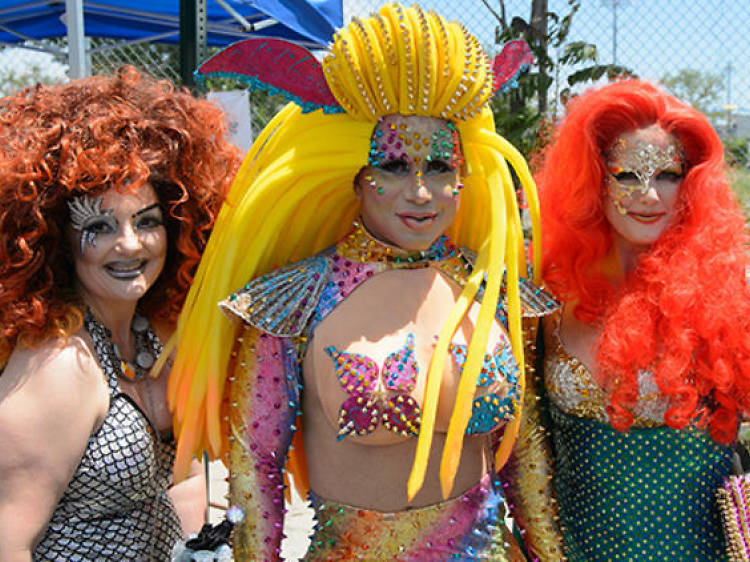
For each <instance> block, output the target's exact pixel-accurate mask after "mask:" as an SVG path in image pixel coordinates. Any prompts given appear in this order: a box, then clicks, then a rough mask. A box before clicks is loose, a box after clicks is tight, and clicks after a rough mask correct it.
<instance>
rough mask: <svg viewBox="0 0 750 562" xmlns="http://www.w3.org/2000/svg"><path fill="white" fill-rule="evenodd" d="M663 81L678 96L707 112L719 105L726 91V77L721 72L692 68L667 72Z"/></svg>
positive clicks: (699, 109)
mask: <svg viewBox="0 0 750 562" xmlns="http://www.w3.org/2000/svg"><path fill="white" fill-rule="evenodd" d="M661 82H662V84H664V86H665V87H666V88H667V89H668V90H669V91H670V92H671V93H672V94H674V95H675V96H676V97H678V98H680V99H681V100H683V101H685V102H687V103H689V104H690V105H692V106H693V107H694V108H695V109H697V110H698V111H702V112H703V113H707V114H708V113H709V109H710V108H711V106H716V105H718V103H719V97H720V96H721V93H722V92H723V91H724V78H723V77H722V75H721V74H720V73H713V72H704V71H702V70H695V69H692V68H683V69H682V70H680V71H678V72H676V73H674V74H669V73H668V74H665V75H664V76H663V77H662V79H661Z"/></svg>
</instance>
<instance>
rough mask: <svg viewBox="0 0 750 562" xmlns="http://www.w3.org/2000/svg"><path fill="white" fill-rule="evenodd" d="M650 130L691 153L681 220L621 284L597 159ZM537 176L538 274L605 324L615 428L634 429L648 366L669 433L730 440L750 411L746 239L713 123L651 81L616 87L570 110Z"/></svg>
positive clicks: (605, 372)
mask: <svg viewBox="0 0 750 562" xmlns="http://www.w3.org/2000/svg"><path fill="white" fill-rule="evenodd" d="M652 124H658V125H659V126H660V127H661V128H662V129H664V130H665V131H667V132H668V133H671V134H673V135H674V136H675V137H677V139H678V140H679V142H680V143H681V144H682V147H683V148H684V152H685V163H686V174H685V176H684V179H683V180H682V183H681V185H680V192H679V200H678V215H677V219H676V220H675V223H674V224H672V225H671V226H670V227H669V228H668V229H667V230H666V231H665V232H664V234H662V236H661V237H660V238H659V240H658V241H657V242H656V243H655V244H654V245H653V246H652V247H651V248H650V249H649V250H648V252H647V253H646V254H644V255H642V256H641V257H640V259H639V262H638V265H637V267H636V268H635V270H634V271H633V272H631V273H630V274H629V275H628V276H627V277H626V279H625V281H624V284H622V285H618V286H615V285H613V284H611V283H610V281H609V280H608V279H607V277H605V275H604V273H603V268H602V265H603V261H604V260H605V257H606V256H607V255H608V253H609V252H610V248H611V246H612V235H611V231H610V226H609V223H608V221H607V220H606V218H605V216H604V212H603V193H604V187H603V186H604V178H605V172H606V168H605V165H604V160H603V156H602V154H603V153H604V152H605V151H606V150H607V149H608V148H609V146H610V145H611V144H612V142H613V141H614V140H615V138H616V137H617V136H619V135H620V134H621V133H623V132H626V131H630V130H633V129H638V128H642V127H647V126H649V125H652ZM537 179H538V185H539V188H540V199H541V211H542V218H543V220H544V228H545V230H544V239H543V275H544V278H545V281H546V283H547V284H548V287H549V288H550V289H551V290H552V291H553V293H555V294H556V295H557V296H558V298H560V299H561V300H562V301H563V302H566V301H567V302H573V303H576V308H575V310H574V312H575V315H576V317H577V318H579V319H580V320H582V321H585V322H589V323H596V324H598V325H601V327H602V331H601V335H600V338H599V340H598V343H597V345H598V351H597V363H598V370H597V373H596V375H595V376H597V378H598V380H599V383H600V384H601V385H602V386H603V387H604V388H605V389H607V390H608V391H609V395H610V404H609V407H608V411H609V413H610V419H611V422H612V425H613V426H614V427H616V428H618V429H621V430H626V429H627V428H629V427H630V426H631V425H632V423H633V415H632V413H631V408H632V405H633V404H634V402H635V400H636V399H637V396H638V385H637V373H638V371H639V370H640V369H649V370H651V371H652V372H653V373H654V376H655V379H656V382H657V384H658V386H659V388H660V389H661V391H662V392H663V393H664V395H665V396H666V397H668V399H669V400H670V407H669V409H668V410H667V412H666V414H665V423H666V424H667V425H668V426H670V427H673V428H676V429H678V428H683V427H685V426H686V425H688V424H689V423H693V422H696V421H697V422H698V423H699V424H707V425H708V427H709V428H710V432H711V435H712V436H713V437H714V439H715V440H716V441H719V442H722V443H728V442H731V441H732V440H733V439H734V438H735V435H736V428H737V422H738V419H739V417H738V416H739V415H740V414H741V413H746V412H748V411H750V299H748V287H747V282H746V268H747V266H748V258H747V255H746V247H747V242H748V239H747V231H746V226H745V218H744V216H743V215H742V213H741V212H740V211H739V209H738V206H737V203H736V200H735V198H734V195H733V193H732V191H731V189H730V186H729V184H728V179H727V174H726V169H725V164H724V158H723V147H722V144H721V141H720V140H719V138H718V136H717V135H716V132H715V131H714V130H713V128H712V127H711V125H710V124H709V122H708V121H707V120H706V118H705V117H704V116H703V115H702V114H701V113H699V112H698V111H696V110H695V109H693V108H692V107H690V106H688V105H686V104H684V103H682V102H680V101H678V100H677V99H675V98H674V97H672V96H670V95H669V94H667V93H665V92H662V91H661V90H659V89H658V88H656V87H654V86H652V85H650V84H648V83H645V82H641V81H637V80H628V81H623V82H617V83H614V84H611V85H608V86H605V87H603V88H600V89H598V90H593V91H590V92H587V93H585V94H583V95H582V96H580V97H579V98H577V99H575V100H574V101H573V102H571V104H570V106H569V112H568V115H567V118H566V119H565V121H564V122H563V124H562V125H561V126H560V127H559V129H558V131H557V138H556V141H555V142H554V143H553V144H552V145H551V146H550V147H549V148H548V150H547V152H546V154H545V155H544V166H543V168H542V170H541V171H540V173H539V174H538V178H537Z"/></svg>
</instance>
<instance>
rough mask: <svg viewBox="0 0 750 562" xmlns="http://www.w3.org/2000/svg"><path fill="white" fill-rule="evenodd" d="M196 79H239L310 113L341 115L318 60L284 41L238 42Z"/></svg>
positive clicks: (203, 67)
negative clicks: (323, 111)
mask: <svg viewBox="0 0 750 562" xmlns="http://www.w3.org/2000/svg"><path fill="white" fill-rule="evenodd" d="M196 77H198V78H210V77H234V78H239V79H241V80H245V81H247V82H249V83H250V84H251V85H252V86H254V87H260V88H263V89H267V90H270V91H271V93H277V92H275V91H274V90H278V93H281V94H284V95H285V96H286V97H287V99H290V100H292V101H295V102H297V103H299V104H300V105H302V106H303V108H305V109H307V110H310V109H315V108H321V107H322V108H328V109H329V110H337V111H340V106H339V103H338V102H337V101H336V98H335V97H334V96H333V94H332V93H331V90H330V89H329V88H328V83H327V82H326V80H325V75H324V73H323V68H322V66H321V65H320V63H319V62H318V61H317V59H316V58H315V56H314V55H313V54H312V53H311V52H310V51H308V50H307V49H305V48H304V47H300V46H299V45H295V44H294V43H290V42H288V41H284V40H283V39H268V38H266V39H261V38H258V39H244V40H242V41H238V42H237V43H234V44H233V45H230V46H229V47H227V48H226V49H224V50H223V51H221V52H219V53H217V54H216V55H214V56H213V57H211V58H210V59H208V60H207V61H206V62H204V63H203V64H202V65H201V66H200V67H199V68H198V70H197V71H196Z"/></svg>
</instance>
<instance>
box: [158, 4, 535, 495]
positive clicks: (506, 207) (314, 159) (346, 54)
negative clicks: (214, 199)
mask: <svg viewBox="0 0 750 562" xmlns="http://www.w3.org/2000/svg"><path fill="white" fill-rule="evenodd" d="M530 62H531V57H530V53H529V50H528V46H526V44H525V43H523V42H521V41H515V42H511V43H509V44H508V45H506V47H505V49H504V50H503V52H502V53H501V54H500V55H499V56H498V57H496V58H495V59H494V60H493V61H492V62H490V61H489V59H488V58H487V57H486V56H485V54H484V52H483V51H482V49H481V47H480V45H479V43H478V42H477V40H476V39H475V38H474V37H473V36H472V35H471V34H469V33H468V32H467V31H466V29H465V28H464V27H463V26H461V25H460V24H458V23H455V22H448V21H446V20H445V19H444V18H443V17H441V16H439V15H438V14H435V13H433V12H429V13H427V12H425V11H423V10H422V9H421V8H419V7H418V6H412V7H409V8H405V7H403V6H400V5H398V4H389V5H386V6H384V7H382V8H381V10H380V12H379V13H378V14H377V15H373V16H370V17H367V18H361V19H359V18H355V19H354V20H353V21H352V23H351V24H349V26H347V27H346V28H345V29H342V30H340V31H339V32H338V33H337V34H336V35H335V38H334V42H333V44H332V45H331V47H330V53H329V54H328V55H327V56H326V57H325V59H324V60H323V63H322V65H321V64H320V63H319V62H318V61H317V59H316V58H315V57H314V56H313V55H312V54H310V53H309V52H308V51H306V50H305V49H303V48H301V47H299V46H295V45H292V44H290V43H287V42H285V41H281V40H273V39H248V40H246V41H242V42H240V43H238V44H235V45H233V46H231V47H229V48H227V49H225V50H224V51H223V52H222V53H219V54H218V55H216V56H214V57H213V58H211V59H210V60H208V61H207V62H206V63H204V64H203V65H202V66H201V68H200V69H199V71H198V77H199V78H200V77H204V78H205V77H211V76H223V77H226V76H234V77H237V78H240V79H242V80H245V81H247V82H248V83H250V84H251V85H252V86H253V87H254V88H260V89H264V90H267V91H269V92H272V93H282V94H283V95H285V96H286V97H287V98H288V99H289V100H290V101H291V102H292V103H290V104H288V105H287V106H286V107H285V108H284V109H282V110H281V111H280V112H279V113H278V114H277V115H276V116H275V117H274V118H273V119H272V120H271V122H270V123H269V124H268V125H267V126H266V128H265V129H264V130H263V131H262V132H261V134H260V135H259V136H258V138H257V139H256V141H255V143H254V144H253V146H252V147H251V149H250V151H249V152H248V154H247V156H246V158H245V161H244V163H243V165H242V167H241V169H240V171H239V172H238V174H237V177H236V178H235V181H234V183H233V185H232V188H231V191H230V193H229V195H228V196H227V200H226V202H225V204H224V206H223V207H222V209H221V211H220V213H219V216H218V218H217V220H216V224H215V226H214V230H213V233H212V235H211V239H210V240H209V243H208V246H207V249H206V252H205V253H204V255H203V259H202V260H201V264H200V266H199V269H198V272H197V273H196V276H195V280H194V283H193V286H192V288H191V290H190V293H189V295H188V297H187V300H186V303H185V306H184V308H183V312H182V314H181V316H180V319H179V323H178V327H177V334H176V337H175V338H174V339H173V341H172V342H171V346H172V347H174V344H175V341H178V342H179V347H178V349H177V355H176V358H175V363H174V366H173V369H172V375H171V377H170V384H169V392H168V398H169V401H170V404H171V406H172V409H173V412H174V421H175V427H176V432H177V435H178V449H177V459H176V461H175V473H176V477H177V478H178V479H179V478H180V477H181V476H184V475H185V474H186V471H187V466H188V464H189V460H190V458H191V457H192V456H193V455H199V454H200V453H201V452H202V451H203V450H207V451H208V452H209V453H210V454H211V456H212V457H222V458H223V456H224V453H225V452H226V450H227V435H226V433H225V432H224V431H223V430H222V421H221V420H220V414H219V412H220V411H221V408H220V405H221V401H222V396H223V393H224V389H225V385H224V383H225V379H226V376H227V366H228V365H229V362H230V354H231V350H232V346H233V343H234V337H235V326H234V324H232V323H231V322H230V321H229V320H227V319H226V318H225V317H224V316H223V314H222V313H221V312H220V311H219V308H218V306H217V303H218V302H219V301H221V300H222V299H224V298H225V297H226V296H227V295H229V294H230V293H232V292H234V291H235V290H236V289H238V288H239V287H241V286H243V285H244V284H245V283H246V282H247V281H248V280H250V279H253V278H255V277H257V276H259V275H262V274H264V273H266V272H268V271H270V270H272V269H273V268H275V267H279V266H282V265H285V264H288V263H291V262H293V261H296V260H299V259H302V258H305V257H308V256H310V255H312V254H315V253H317V252H319V251H321V250H323V249H325V248H327V247H329V246H331V245H332V244H334V243H335V242H336V241H337V240H339V239H340V238H341V237H343V236H344V235H345V234H346V233H347V232H348V231H349V229H350V228H351V221H352V220H353V219H354V218H356V216H357V214H358V208H359V202H358V200H357V199H356V198H355V195H354V192H353V189H352V181H353V179H354V177H355V175H356V174H357V173H358V172H359V170H360V169H361V168H362V167H363V166H366V165H367V156H368V151H369V147H370V136H371V134H372V132H373V129H374V127H375V125H376V123H377V119H378V118H380V117H382V116H385V115H388V114H392V113H401V114H405V115H421V116H433V117H440V118H443V119H447V120H451V121H453V122H454V123H455V125H456V127H457V129H458V132H459V136H460V139H461V145H462V148H463V152H464V157H465V160H466V172H467V173H466V175H465V177H464V178H463V183H464V186H465V189H464V190H463V191H462V195H461V204H460V208H459V211H458V214H457V216H456V219H455V221H454V223H453V225H452V226H451V228H450V229H449V232H448V234H449V235H450V236H451V237H452V238H453V240H454V241H455V242H456V243H458V244H459V245H461V246H464V247H467V248H470V249H472V250H474V251H476V252H477V260H476V263H475V267H474V270H473V272H472V274H471V276H470V278H469V279H468V280H467V283H466V286H465V287H464V288H463V292H462V294H461V298H460V299H459V300H458V302H457V303H456V305H455V306H454V309H453V310H452V311H451V314H450V316H449V320H448V321H447V322H446V324H445V325H444V326H443V327H442V329H441V331H440V336H439V339H438V342H437V344H436V347H435V353H434V354H433V358H432V361H431V363H430V367H429V370H428V373H427V384H426V391H425V399H424V407H423V409H422V423H421V431H420V435H419V438H418V442H417V452H416V456H415V461H414V466H413V469H412V474H411V476H410V478H409V482H408V495H409V497H413V496H414V495H415V494H416V492H417V491H418V490H419V489H420V488H421V486H422V483H423V479H424V476H425V472H426V466H427V459H428V456H429V451H430V448H431V445H432V437H433V428H434V422H435V416H436V411H437V396H438V391H439V388H440V378H441V376H442V373H443V366H444V363H445V360H446V356H447V350H448V344H449V343H450V340H451V338H452V336H453V333H454V332H455V330H456V328H457V326H458V324H459V323H460V322H461V320H462V318H463V317H464V315H465V314H466V312H467V310H468V307H469V305H470V303H471V302H473V299H474V296H475V294H476V293H477V291H478V290H479V287H480V285H481V284H482V283H484V284H485V288H484V296H483V300H482V303H481V306H480V311H479V315H478V318H477V321H476V324H475V330H474V334H473V336H472V338H471V341H470V342H469V348H468V354H467V359H466V361H465V363H464V369H463V375H462V378H461V382H460V383H459V388H458V394H457V398H456V404H455V407H454V410H453V415H452V417H451V421H450V426H449V429H448V434H447V438H446V444H445V447H444V450H443V459H442V463H441V471H440V478H441V484H442V488H443V494H444V495H446V496H447V495H448V493H449V492H450V489H451V487H452V485H453V479H454V477H455V474H456V470H457V467H458V462H459V459H460V456H461V449H462V446H463V435H464V432H465V429H466V426H467V425H468V421H469V417H470V415H471V403H472V399H473V393H474V390H475V388H476V380H477V376H478V374H479V371H480V369H481V367H482V360H483V357H484V353H485V349H486V347H487V340H488V337H489V329H490V326H491V323H492V322H494V321H495V320H494V319H495V314H496V308H497V302H498V298H499V291H500V286H501V281H502V278H503V274H504V273H505V275H506V278H507V303H508V325H509V332H510V336H511V342H512V344H513V349H514V353H515V355H516V358H517V360H518V362H519V363H520V364H521V365H523V353H522V345H521V323H520V301H519V294H518V293H519V291H518V278H519V271H525V259H524V251H523V235H522V230H521V221H520V216H519V210H518V206H517V201H516V195H515V191H514V188H513V182H512V179H511V175H510V171H509V167H508V164H510V165H511V166H512V167H513V168H514V170H515V171H516V173H517V175H518V176H519V178H520V179H521V182H522V184H523V185H524V188H525V190H526V195H527V200H528V201H529V207H530V210H531V214H532V224H533V225H534V231H535V236H534V239H535V240H534V244H535V270H537V269H538V268H537V267H536V265H537V259H538V256H539V252H538V249H537V245H538V241H539V236H538V202H537V198H536V191H535V189H534V185H533V181H532V179H531V176H530V174H529V171H528V167H527V166H526V162H525V161H524V159H523V157H522V156H521V155H520V154H519V153H518V151H516V150H515V148H513V147H512V146H511V145H510V144H509V143H508V142H507V141H506V140H505V139H503V138H502V137H501V136H499V135H498V134H497V133H496V132H495V127H494V120H493V117H492V113H491V111H490V110H489V108H488V104H487V101H488V99H489V98H490V96H491V95H492V94H493V93H494V92H496V91H498V90H499V89H502V88H506V87H508V86H510V85H511V84H512V83H513V81H514V78H515V76H516V74H517V73H518V72H519V71H520V70H521V68H522V67H523V66H524V65H527V64H529V63H530ZM206 326H210V330H209V331H208V333H207V332H206ZM168 352H169V346H168V347H167V349H166V350H165V353H164V354H163V356H167V355H168ZM515 411H516V419H515V420H514V421H513V422H511V424H510V425H509V427H508V428H507V429H506V431H505V436H504V438H503V443H502V444H501V446H500V449H499V451H498V453H497V455H496V458H497V463H498V464H499V465H502V464H503V463H504V461H505V459H506V458H507V455H508V454H509V452H510V448H511V446H512V443H513V441H514V439H515V435H516V432H517V429H518V421H519V419H520V403H519V404H517V405H516V410H515ZM300 450H301V449H300V448H299V447H297V448H295V450H294V451H292V452H291V453H290V463H292V461H295V458H296V457H295V455H298V454H300ZM303 464H304V463H293V464H292V465H291V466H292V468H291V469H290V470H291V471H292V473H293V474H295V482H299V481H300V480H301V481H305V477H304V475H301V474H299V473H298V472H297V473H295V470H294V468H293V466H303ZM297 476H299V477H300V478H297Z"/></svg>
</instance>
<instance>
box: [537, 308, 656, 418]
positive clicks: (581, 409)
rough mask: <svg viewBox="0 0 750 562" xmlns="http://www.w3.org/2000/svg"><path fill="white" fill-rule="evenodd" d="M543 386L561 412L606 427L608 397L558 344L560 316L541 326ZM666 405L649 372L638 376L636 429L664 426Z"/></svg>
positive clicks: (584, 369)
mask: <svg viewBox="0 0 750 562" xmlns="http://www.w3.org/2000/svg"><path fill="white" fill-rule="evenodd" d="M544 348H545V350H546V352H545V359H544V386H545V389H546V391H547V394H548V395H549V397H550V400H552V402H554V403H555V405H556V406H557V407H558V408H560V409H561V410H562V411H564V412H566V413H569V414H573V415H576V416H579V417H582V418H588V419H592V420H596V421H599V422H602V423H609V415H608V414H607V404H608V403H609V401H608V399H607V394H606V393H605V392H604V390H603V389H602V388H601V387H600V386H599V385H598V384H597V382H596V381H595V380H594V376H593V375H592V374H591V372H590V371H589V370H588V369H587V368H586V366H585V365H584V364H583V363H581V362H580V361H579V360H578V358H577V357H575V356H574V355H572V354H570V353H569V352H568V351H567V350H566V349H565V347H564V346H563V344H562V341H561V340H560V312H559V311H558V312H555V313H554V314H552V315H550V316H548V317H547V319H546V321H545V324H544ZM668 406H669V404H668V402H667V401H666V400H665V399H664V396H663V395H662V394H661V393H660V392H659V387H658V386H657V385H656V381H655V380H654V377H653V375H652V374H651V373H650V372H649V371H640V372H639V373H638V401H637V402H636V405H635V407H634V408H633V414H634V416H635V418H634V422H633V425H634V426H635V427H658V426H662V425H664V414H665V412H666V411H667V408H668Z"/></svg>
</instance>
